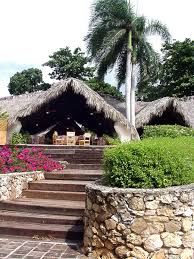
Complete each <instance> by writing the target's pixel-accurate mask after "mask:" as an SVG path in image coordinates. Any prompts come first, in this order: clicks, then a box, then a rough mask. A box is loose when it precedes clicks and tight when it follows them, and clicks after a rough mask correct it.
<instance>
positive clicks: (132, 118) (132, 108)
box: [130, 64, 136, 127]
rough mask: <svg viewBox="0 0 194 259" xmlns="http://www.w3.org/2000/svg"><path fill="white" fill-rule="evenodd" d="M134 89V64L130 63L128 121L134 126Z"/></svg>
mask: <svg viewBox="0 0 194 259" xmlns="http://www.w3.org/2000/svg"><path fill="white" fill-rule="evenodd" d="M135 89H136V74H135V64H132V75H131V96H130V98H131V99H130V106H131V107H130V112H131V114H130V121H131V124H132V125H133V126H134V127H135Z"/></svg>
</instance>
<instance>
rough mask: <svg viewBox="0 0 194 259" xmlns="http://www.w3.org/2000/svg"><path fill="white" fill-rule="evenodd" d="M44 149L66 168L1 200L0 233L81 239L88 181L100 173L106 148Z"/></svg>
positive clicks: (52, 147)
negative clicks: (65, 162) (9, 198)
mask: <svg viewBox="0 0 194 259" xmlns="http://www.w3.org/2000/svg"><path fill="white" fill-rule="evenodd" d="M45 152H46V153H47V154H50V155H51V157H52V158H54V159H56V160H60V161H67V162H68V163H69V164H68V165H67V168H66V169H64V170H63V171H59V172H52V173H45V179H44V180H41V181H39V182H31V183H29V188H28V190H25V191H23V195H22V197H21V198H19V199H17V200H13V201H4V202H0V235H14V236H28V237H37V238H40V237H41V238H42V237H49V238H59V239H63V240H64V239H65V240H74V241H75V240H81V239H82V235H83V214H84V208H85V185H86V184H88V183H90V182H92V181H94V180H96V179H99V178H100V177H101V174H102V170H101V159H102V153H103V148H102V147H96V148H95V147H75V148H72V147H64V148H61V146H50V147H48V146H47V147H46V149H45Z"/></svg>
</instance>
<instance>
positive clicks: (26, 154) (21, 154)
mask: <svg viewBox="0 0 194 259" xmlns="http://www.w3.org/2000/svg"><path fill="white" fill-rule="evenodd" d="M62 169H63V166H62V165H61V164H60V163H59V162H57V161H55V160H53V159H51V158H50V156H48V155H45V154H44V153H43V151H42V150H41V149H38V148H35V147H33V148H22V149H21V148H17V147H14V148H10V147H8V146H3V147H1V148H0V173H3V174H6V173H13V172H27V171H47V172H51V171H53V170H62Z"/></svg>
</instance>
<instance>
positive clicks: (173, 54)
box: [159, 39, 194, 97]
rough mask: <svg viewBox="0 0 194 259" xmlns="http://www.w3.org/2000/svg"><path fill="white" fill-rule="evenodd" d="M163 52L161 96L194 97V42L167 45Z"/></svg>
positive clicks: (187, 40)
mask: <svg viewBox="0 0 194 259" xmlns="http://www.w3.org/2000/svg"><path fill="white" fill-rule="evenodd" d="M162 52H163V53H164V58H163V62H162V68H161V73H160V87H159V95H160V96H177V97H182V96H189V95H194V41H193V40H191V39H185V40H184V41H183V42H180V41H175V42H173V43H166V44H165V45H164V46H163V49H162Z"/></svg>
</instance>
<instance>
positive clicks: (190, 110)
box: [105, 96, 194, 128]
mask: <svg viewBox="0 0 194 259" xmlns="http://www.w3.org/2000/svg"><path fill="white" fill-rule="evenodd" d="M105 100H106V101H107V102H108V103H109V104H110V105H112V106H113V107H115V108H116V109H117V110H118V111H120V112H121V113H122V114H123V115H124V116H125V111H126V109H125V102H120V101H118V100H116V99H115V98H112V97H105ZM170 107H171V108H172V110H173V111H175V112H177V113H179V114H180V115H181V116H182V118H183V119H184V122H185V125H186V126H189V127H192V128H194V96H188V97H183V98H175V97H164V98H161V99H158V100H155V101H151V102H142V101H137V102H136V108H135V110H136V127H137V128H142V127H143V126H144V125H147V124H149V123H150V122H151V121H152V119H154V118H155V117H161V116H162V115H163V113H164V112H165V111H166V109H167V108H170Z"/></svg>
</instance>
